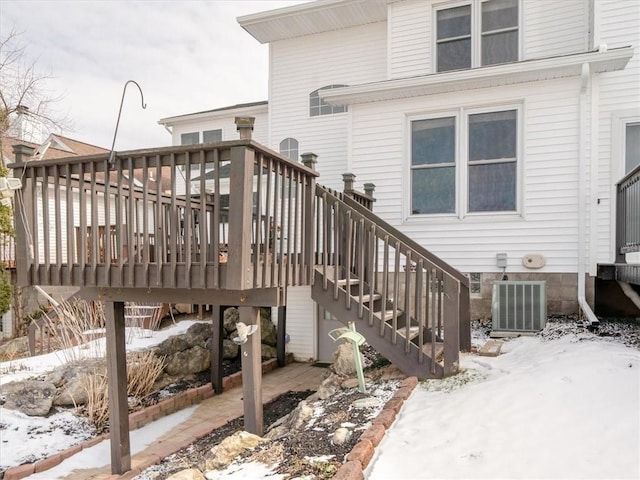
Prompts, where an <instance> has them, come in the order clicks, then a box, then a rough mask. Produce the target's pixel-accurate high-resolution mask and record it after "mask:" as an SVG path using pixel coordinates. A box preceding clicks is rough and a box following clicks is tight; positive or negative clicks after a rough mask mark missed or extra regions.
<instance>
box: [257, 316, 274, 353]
mask: <svg viewBox="0 0 640 480" xmlns="http://www.w3.org/2000/svg"><path fill="white" fill-rule="evenodd" d="M260 338H261V342H262V343H264V344H265V345H271V346H272V347H275V346H276V343H277V331H276V326H275V325H274V324H273V322H272V321H271V312H270V311H269V310H268V309H266V308H261V309H260Z"/></svg>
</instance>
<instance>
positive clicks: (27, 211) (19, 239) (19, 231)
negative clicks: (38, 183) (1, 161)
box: [13, 145, 34, 287]
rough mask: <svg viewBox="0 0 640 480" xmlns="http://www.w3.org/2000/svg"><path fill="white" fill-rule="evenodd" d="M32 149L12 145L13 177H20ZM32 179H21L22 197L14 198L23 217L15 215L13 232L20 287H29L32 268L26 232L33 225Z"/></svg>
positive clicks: (31, 257)
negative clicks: (14, 165)
mask: <svg viewBox="0 0 640 480" xmlns="http://www.w3.org/2000/svg"><path fill="white" fill-rule="evenodd" d="M33 151H34V149H33V148H32V147H29V146H27V145H14V146H13V154H14V155H15V160H16V164H17V166H16V168H15V169H14V171H13V174H14V177H16V176H18V177H19V176H20V174H21V173H22V169H21V168H20V165H21V164H24V163H25V162H26V160H27V158H28V157H31V155H33ZM33 189H34V179H33V178H31V177H27V176H26V175H25V176H24V177H23V178H22V195H20V196H16V203H18V202H22V205H16V207H17V210H19V211H21V212H22V213H23V215H24V217H23V216H22V215H16V221H15V222H14V223H15V231H16V241H15V248H16V253H15V255H16V259H15V260H16V265H17V266H19V268H16V273H17V284H18V285H19V286H21V287H24V286H27V285H31V269H32V268H33V265H32V263H33V260H34V259H33V255H32V254H31V252H30V251H29V245H30V242H28V241H27V232H29V231H31V228H32V227H31V226H32V225H33V200H32V198H33V195H32V192H33Z"/></svg>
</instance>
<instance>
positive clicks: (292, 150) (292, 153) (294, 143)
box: [280, 138, 298, 162]
mask: <svg viewBox="0 0 640 480" xmlns="http://www.w3.org/2000/svg"><path fill="white" fill-rule="evenodd" d="M280 153H281V154H283V155H284V156H286V157H289V158H290V159H291V160H293V161H294V162H297V161H298V140H296V139H295V138H285V139H284V140H282V141H281V142H280Z"/></svg>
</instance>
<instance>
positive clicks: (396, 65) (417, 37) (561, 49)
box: [388, 0, 633, 78]
mask: <svg viewBox="0 0 640 480" xmlns="http://www.w3.org/2000/svg"><path fill="white" fill-rule="evenodd" d="M598 1H599V0H598ZM474 2H476V0H474ZM474 2H472V3H474ZM464 3H469V2H456V1H440V0H407V1H404V2H398V3H392V4H391V5H390V6H389V19H388V22H389V29H388V32H389V40H388V44H389V60H388V68H389V78H401V77H409V76H414V75H426V74H429V73H432V72H434V71H435V63H436V61H435V58H434V55H435V50H434V49H433V47H434V45H435V41H436V32H435V24H434V22H435V17H434V13H435V11H436V9H440V8H449V7H454V6H459V5H462V4H464ZM596 3H598V2H596ZM630 3H633V1H631V2H630ZM519 10H520V13H519V17H520V25H519V32H518V40H519V42H518V43H519V46H518V49H519V52H520V59H521V60H530V59H532V58H544V57H551V56H556V55H563V54H569V53H577V52H584V51H586V50H587V49H588V48H589V45H588V39H589V25H588V19H589V2H588V1H586V0H562V1H544V0H520V2H519Z"/></svg>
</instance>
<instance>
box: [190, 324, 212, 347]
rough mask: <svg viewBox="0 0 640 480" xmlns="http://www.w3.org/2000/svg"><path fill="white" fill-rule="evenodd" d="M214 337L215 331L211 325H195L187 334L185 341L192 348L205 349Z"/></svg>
mask: <svg viewBox="0 0 640 480" xmlns="http://www.w3.org/2000/svg"><path fill="white" fill-rule="evenodd" d="M212 336H213V329H212V328H211V324H210V323H208V322H207V323H194V324H193V325H191V326H190V327H189V328H188V329H187V332H186V333H185V340H186V341H187V343H188V344H189V345H190V346H191V347H195V346H196V345H199V346H201V347H204V346H205V345H206V344H207V340H209V339H210V338H211V337H212Z"/></svg>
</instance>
